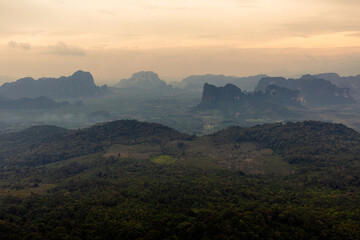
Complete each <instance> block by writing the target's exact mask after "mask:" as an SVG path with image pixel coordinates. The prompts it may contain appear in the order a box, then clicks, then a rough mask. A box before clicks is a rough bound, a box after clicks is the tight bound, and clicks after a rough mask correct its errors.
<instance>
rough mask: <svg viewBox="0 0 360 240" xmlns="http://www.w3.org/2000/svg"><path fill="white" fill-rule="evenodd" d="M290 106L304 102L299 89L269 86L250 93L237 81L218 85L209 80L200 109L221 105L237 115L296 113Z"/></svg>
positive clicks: (264, 115) (204, 89)
mask: <svg viewBox="0 0 360 240" xmlns="http://www.w3.org/2000/svg"><path fill="white" fill-rule="evenodd" d="M287 106H297V107H300V106H301V103H300V102H299V96H298V92H297V91H293V90H288V89H285V88H280V87H277V86H269V87H268V88H267V91H266V93H262V92H253V93H247V92H243V91H241V89H240V88H238V87H237V86H235V85H233V84H226V85H225V86H224V87H216V86H214V85H210V84H208V83H205V84H204V88H203V97H202V100H201V102H200V104H199V105H198V106H197V109H198V110H207V109H217V110H220V111H222V112H224V113H226V114H227V115H229V116H232V117H235V116H236V118H239V117H240V118H242V117H247V118H269V117H271V118H273V117H275V118H279V117H280V118H291V117H294V116H295V115H296V114H295V113H294V112H292V111H290V110H289V109H288V108H287Z"/></svg>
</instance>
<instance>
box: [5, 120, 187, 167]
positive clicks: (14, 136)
mask: <svg viewBox="0 0 360 240" xmlns="http://www.w3.org/2000/svg"><path fill="white" fill-rule="evenodd" d="M189 137H190V136H188V135H186V134H182V133H179V132H177V131H175V130H174V129H171V128H169V127H166V126H163V125H160V124H155V123H145V122H138V121H135V120H119V121H113V122H107V123H100V124H97V125H94V126H93V127H90V128H85V129H79V130H65V129H61V128H57V127H52V126H37V127H32V128H29V129H26V130H24V131H22V132H19V133H10V134H6V135H0V165H4V164H10V165H11V164H18V165H28V166H32V165H39V164H45V163H49V162H55V161H59V160H64V159H68V158H70V157H76V156H81V155H86V154H90V153H95V152H97V151H101V150H103V149H104V148H106V147H108V146H110V145H112V144H125V145H132V144H140V143H157V144H164V143H166V142H168V141H171V140H176V139H178V140H181V139H184V138H189Z"/></svg>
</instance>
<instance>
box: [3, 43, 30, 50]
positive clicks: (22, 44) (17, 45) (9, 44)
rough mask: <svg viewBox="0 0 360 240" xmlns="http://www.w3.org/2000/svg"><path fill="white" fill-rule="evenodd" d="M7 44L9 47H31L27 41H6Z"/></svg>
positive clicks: (25, 48)
mask: <svg viewBox="0 0 360 240" xmlns="http://www.w3.org/2000/svg"><path fill="white" fill-rule="evenodd" d="M8 46H9V47H11V48H20V49H23V50H29V49H30V48H31V47H30V44H29V43H25V42H23V43H20V42H16V41H10V42H8Z"/></svg>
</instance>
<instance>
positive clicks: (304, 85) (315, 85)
mask: <svg viewBox="0 0 360 240" xmlns="http://www.w3.org/2000/svg"><path fill="white" fill-rule="evenodd" d="M269 85H277V86H280V87H285V88H288V89H293V90H298V91H299V92H300V94H301V95H302V98H303V103H304V104H309V105H330V104H349V103H355V101H354V99H353V98H352V96H351V95H350V93H349V89H348V88H339V87H337V86H336V85H334V84H332V83H331V82H330V81H327V80H323V79H314V78H313V77H311V76H310V75H304V76H302V77H301V78H300V79H285V78H282V77H267V78H262V79H261V80H260V81H259V82H258V84H257V86H256V88H255V91H263V92H265V91H266V87H267V86H269Z"/></svg>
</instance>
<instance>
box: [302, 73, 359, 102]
mask: <svg viewBox="0 0 360 240" xmlns="http://www.w3.org/2000/svg"><path fill="white" fill-rule="evenodd" d="M305 76H307V78H317V79H324V80H328V81H330V82H332V83H333V84H335V85H336V86H338V87H340V88H348V89H350V93H351V94H352V95H357V96H358V97H359V96H360V74H359V75H356V76H347V77H342V76H340V75H339V74H337V73H320V74H315V75H310V74H308V75H305Z"/></svg>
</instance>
